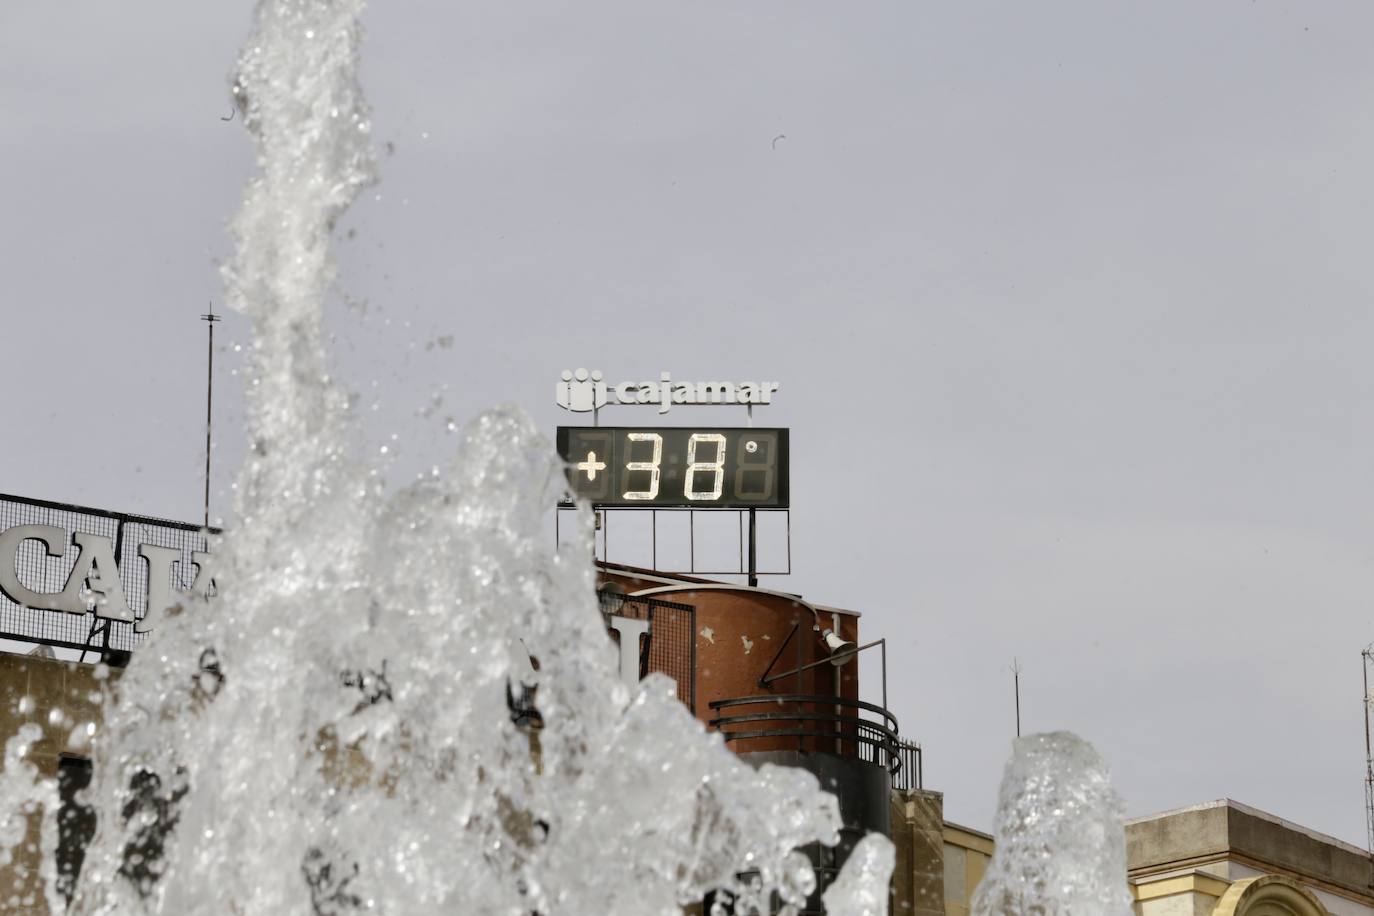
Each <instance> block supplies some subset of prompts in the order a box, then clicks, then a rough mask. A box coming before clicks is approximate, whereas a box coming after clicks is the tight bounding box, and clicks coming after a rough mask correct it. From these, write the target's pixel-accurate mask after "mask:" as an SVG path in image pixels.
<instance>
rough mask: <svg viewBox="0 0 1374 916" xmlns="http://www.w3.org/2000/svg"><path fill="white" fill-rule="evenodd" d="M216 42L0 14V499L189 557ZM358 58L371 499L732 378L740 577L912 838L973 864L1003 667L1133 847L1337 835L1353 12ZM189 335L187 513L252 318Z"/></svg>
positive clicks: (1345, 620) (19, 3) (1346, 822)
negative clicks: (783, 523)
mask: <svg viewBox="0 0 1374 916" xmlns="http://www.w3.org/2000/svg"><path fill="white" fill-rule="evenodd" d="M249 15H250V4H249V3H247V2H232V3H231V2H220V3H213V4H205V3H185V2H170V0H150V2H144V3H138V4H132V5H131V4H121V5H113V4H109V3H104V2H94V0H72V2H64V3H51V2H37V0H8V2H6V3H4V4H0V165H3V172H0V176H2V177H0V181H3V187H4V193H3V198H2V199H3V201H4V205H3V206H4V209H3V216H0V284H2V286H0V289H2V290H3V299H0V302H2V303H3V305H0V331H2V332H3V335H2V336H0V339H2V340H3V344H4V367H5V368H4V373H3V378H4V380H5V383H6V385H7V387H8V389H9V393H8V396H7V397H6V398H5V403H4V406H3V409H2V410H3V412H2V413H0V419H2V420H3V429H4V431H5V442H4V447H3V449H0V491H8V492H13V493H20V494H25V495H31V496H39V497H47V498H53V499H59V500H65V501H70V502H78V503H85V504H91V505H96V506H101V507H107V508H113V509H121V510H125V511H132V512H139V513H147V514H153V515H163V516H171V517H175V518H182V519H191V520H194V519H197V518H199V514H200V508H201V507H200V474H201V470H200V466H201V461H202V457H201V456H202V452H201V449H202V444H203V441H202V439H203V429H202V426H201V423H202V418H203V410H204V390H203V374H204V360H205V344H204V330H203V325H201V324H200V323H199V322H198V321H197V320H196V316H197V315H199V314H200V313H201V312H203V311H205V309H206V307H207V304H208V303H209V302H210V301H211V300H214V301H215V302H217V303H218V302H219V299H220V287H219V282H218V276H217V273H216V261H217V259H218V258H222V257H223V256H224V255H225V254H226V252H227V250H228V242H227V236H226V234H225V231H224V224H225V221H226V219H227V218H228V217H229V216H230V215H231V214H232V212H233V210H234V208H235V206H236V203H237V200H238V197H239V193H240V188H241V185H242V182H243V180H244V178H245V177H246V176H247V174H248V173H249V169H250V166H251V153H250V148H249V144H248V141H247V138H246V136H245V135H244V134H243V132H242V129H241V126H240V125H239V123H238V119H237V118H235V119H234V121H232V122H229V123H225V122H223V121H222V120H221V118H223V117H226V116H228V114H229V110H230V106H229V104H228V101H227V99H228V93H227V85H228V75H229V72H230V68H231V62H232V60H233V58H234V55H235V52H236V49H237V47H238V45H239V43H240V42H241V41H242V40H243V38H244V36H245V35H246V33H247V28H248V23H249ZM367 21H368V25H369V33H368V36H367V39H366V44H365V48H364V53H365V57H366V63H365V66H364V79H365V82H366V85H367V87H368V89H369V91H370V94H371V98H372V101H373V103H374V105H375V107H376V121H375V123H376V136H377V140H378V142H379V144H382V145H384V146H385V148H386V149H388V150H394V152H391V153H389V154H384V155H383V157H382V177H383V181H382V183H381V184H380V185H379V186H378V187H377V188H376V190H375V194H376V195H378V196H376V197H371V196H370V197H369V198H368V199H365V200H364V201H363V202H361V203H360V204H359V205H358V206H357V207H356V208H355V211H354V212H353V214H352V215H351V216H350V217H349V219H348V225H347V226H346V227H345V230H347V229H352V230H354V236H353V238H352V239H351V240H349V241H346V242H344V243H343V244H342V245H341V249H340V258H341V262H342V270H341V284H340V285H341V288H342V290H343V292H344V293H346V294H347V296H348V297H350V299H351V300H352V301H353V304H352V305H351V306H345V305H340V306H339V307H338V308H337V309H336V310H335V313H334V315H333V325H332V327H333V328H334V329H335V331H336V333H337V335H338V338H339V341H338V343H339V346H338V351H337V352H338V358H339V361H340V366H341V373H342V374H343V375H344V376H345V377H346V378H347V379H348V380H349V385H350V387H351V388H353V389H354V390H356V391H358V392H359V394H360V396H361V397H360V402H359V403H360V410H362V411H363V412H364V413H365V414H366V415H367V417H368V422H367V426H366V429H367V438H366V440H365V441H364V442H362V443H360V448H365V449H369V450H372V451H375V450H376V447H377V445H378V444H380V443H381V442H383V441H386V440H388V439H389V437H390V436H391V435H392V434H395V435H397V436H398V437H399V438H398V440H397V443H398V444H399V447H400V448H399V457H398V458H397V459H396V462H395V465H394V467H393V471H392V473H393V475H394V476H395V477H397V478H403V477H404V476H406V475H407V474H409V473H411V471H413V469H414V468H418V467H424V466H428V464H429V463H431V462H432V461H433V460H436V459H438V458H440V457H441V456H442V455H443V454H445V451H446V450H447V449H448V448H449V445H448V444H447V440H446V435H447V434H446V433H445V432H444V429H445V425H446V423H447V420H448V418H449V417H452V418H455V419H457V420H459V421H461V420H464V419H466V418H469V417H471V416H472V415H473V414H474V413H475V412H476V411H478V410H479V409H481V408H482V407H485V406H488V405H491V404H494V403H498V402H514V403H518V404H520V405H522V406H524V407H525V408H526V409H527V410H529V411H530V412H531V413H532V415H533V416H534V417H535V418H536V419H537V420H538V422H539V423H541V424H542V425H543V426H545V427H546V428H548V429H549V430H550V431H552V429H553V427H554V426H555V425H556V424H557V423H559V422H561V421H566V419H567V418H568V415H566V414H564V415H561V416H560V413H561V412H560V411H558V410H557V408H556V407H554V405H553V402H552V394H553V383H554V381H555V380H556V379H557V376H558V373H559V372H560V371H561V370H562V369H564V368H575V367H577V366H588V367H595V368H601V369H603V370H604V371H605V372H606V374H607V376H608V377H611V378H614V379H619V378H638V377H644V376H649V377H652V376H654V375H656V374H657V372H658V371H659V370H661V369H669V370H671V371H672V372H673V373H674V374H675V375H676V376H677V377H679V378H684V379H685V378H754V379H757V378H767V379H776V380H778V381H780V382H781V383H782V386H783V387H782V391H781V393H780V394H779V396H778V398H777V402H776V405H775V406H774V407H772V408H770V409H769V410H768V411H767V413H766V414H760V417H759V420H760V422H767V423H769V424H771V425H778V426H790V427H791V428H792V431H793V432H792V443H793V447H792V456H793V457H792V462H793V483H792V499H793V512H792V531H793V545H792V547H793V564H794V570H795V573H794V575H793V576H791V577H790V578H786V579H781V580H776V581H774V582H773V583H772V584H774V585H776V586H777V587H781V588H788V589H794V590H800V591H803V592H804V593H805V594H807V595H808V597H810V598H812V599H813V600H817V601H821V602H825V603H831V604H837V605H841V606H846V607H853V608H857V609H859V610H862V611H863V612H864V614H865V617H864V632H865V635H866V636H868V637H870V638H872V637H876V636H879V635H886V636H888V637H889V638H890V639H891V641H892V645H891V647H890V661H891V663H892V666H891V671H890V689H891V691H892V700H891V705H892V706H893V708H894V709H895V711H896V712H897V713H898V715H899V717H900V719H901V723H902V729H903V732H904V733H905V734H907V735H908V736H909V737H911V738H913V739H915V740H918V741H921V742H922V743H923V744H924V746H925V749H926V778H927V785H928V786H929V787H931V788H935V789H939V790H943V791H944V792H945V793H946V796H945V798H946V811H947V814H948V816H949V817H951V818H952V819H955V820H958V821H961V822H964V823H968V824H970V825H972V826H975V827H980V828H987V827H988V826H989V825H990V821H991V813H992V810H993V807H994V802H995V793H996V785H997V780H998V777H999V774H1000V769H1001V766H1002V763H1003V761H1004V759H1005V757H1006V754H1007V751H1008V742H1009V740H1010V738H1011V735H1012V730H1013V722H1012V701H1011V679H1010V674H1009V672H1008V666H1009V665H1010V663H1011V660H1012V658H1013V657H1014V656H1016V657H1019V658H1020V659H1021V664H1022V666H1023V667H1024V670H1025V674H1024V680H1023V685H1024V696H1023V710H1024V722H1025V726H1026V728H1027V729H1028V730H1043V729H1052V728H1071V729H1074V730H1075V731H1078V732H1079V733H1081V734H1083V735H1084V736H1086V737H1087V738H1089V739H1090V740H1092V741H1093V742H1095V743H1096V744H1097V745H1098V746H1099V747H1100V748H1101V749H1102V750H1103V751H1104V752H1105V753H1106V754H1107V756H1108V757H1109V758H1110V760H1111V762H1112V764H1113V767H1114V771H1115V775H1116V780H1117V783H1118V786H1119V788H1120V790H1121V792H1122V794H1123V795H1124V797H1125V798H1126V800H1127V803H1128V806H1129V810H1130V812H1131V813H1132V814H1143V813H1147V812H1150V811H1154V810H1159V809H1163V808H1167V807H1173V806H1178V805H1184V804H1191V803H1194V802H1199V801H1203V800H1207V799H1211V798H1216V797H1220V796H1230V797H1233V798H1237V799H1240V800H1242V801H1245V802H1247V803H1249V804H1252V805H1256V806H1259V807H1261V808H1265V809H1268V810H1271V811H1273V812H1275V813H1277V814H1280V815H1282V816H1284V817H1287V818H1289V819H1292V820H1295V821H1298V822H1300V823H1303V824H1306V825H1309V826H1311V827H1313V828H1316V829H1319V830H1323V831H1326V832H1329V833H1333V834H1335V835H1337V836H1340V837H1342V838H1344V839H1347V840H1350V841H1353V842H1359V843H1362V842H1363V837H1364V823H1363V822H1364V811H1363V795H1362V788H1361V779H1362V777H1363V760H1362V757H1363V733H1362V730H1361V719H1360V716H1361V706H1360V690H1361V686H1360V672H1359V652H1360V649H1361V648H1362V647H1363V646H1364V645H1365V644H1367V643H1368V642H1370V641H1371V640H1374V620H1371V615H1370V613H1369V612H1370V608H1371V605H1372V604H1374V602H1372V601H1371V598H1374V511H1371V510H1374V501H1372V500H1371V488H1370V486H1369V479H1370V474H1371V470H1374V437H1372V436H1371V434H1370V432H1369V424H1368V423H1367V422H1365V421H1364V420H1365V416H1364V415H1365V413H1366V411H1365V410H1362V409H1361V407H1367V405H1369V404H1370V403H1371V395H1374V370H1371V368H1370V359H1369V351H1370V345H1371V333H1372V332H1374V320H1371V313H1370V309H1369V306H1368V302H1369V299H1370V293H1371V286H1372V285H1374V281H1372V280H1371V277H1370V270H1369V264H1370V263H1371V260H1370V257H1369V254H1368V251H1367V249H1368V246H1369V240H1370V232H1369V222H1370V218H1371V217H1370V214H1371V213H1374V207H1372V206H1371V204H1374V200H1372V198H1374V181H1371V178H1370V172H1369V163H1370V162H1371V161H1374V119H1371V114H1370V104H1369V102H1370V99H1371V98H1374V55H1371V54H1370V53H1369V36H1370V35H1371V34H1372V33H1374V7H1371V6H1370V5H1369V4H1368V3H1366V2H1353V0H1352V2H1328V3H1320V4H1316V3H1299V2H1296V0H1293V2H1276V0H1215V2H1209V3H1205V4H1203V3H1197V2H1183V0H1177V2H1151V3H1143V2H1138V3H1121V2H1104V0H1082V2H1039V3H1034V4H1022V3H1000V4H991V3H982V2H959V3H943V4H931V3H913V2H909V0H906V2H873V3H861V4H856V3H843V4H840V3H819V2H798V0H786V2H782V0H771V2H768V0H750V2H748V3H742V2H736V3H723V2H698V3H671V4H669V3H652V2H645V0H633V2H632V0H619V2H581V3H548V2H524V3H518V4H517V3H509V2H496V0H492V2H465V3H458V4H455V3H441V2H433V0H412V2H407V3H381V2H378V3H376V4H375V5H374V6H373V8H372V9H371V11H370V13H369V16H368V20H367ZM779 135H785V139H780V140H777V141H776V142H774V141H775V138H777V137H779ZM220 329H221V331H220V342H221V343H223V344H224V345H225V347H224V349H223V352H222V353H221V354H220V356H221V359H220V366H221V367H222V370H223V371H222V372H221V374H220V378H219V381H220V384H221V388H220V396H221V402H222V410H221V412H220V426H219V435H218V437H217V438H218V440H219V442H220V450H219V452H218V456H219V457H218V459H217V460H219V462H220V463H219V469H218V471H217V473H216V484H215V490H216V497H215V500H216V505H217V506H219V507H224V506H227V502H228V500H227V497H226V496H225V495H224V487H225V486H226V485H227V482H228V480H229V473H230V465H231V464H232V463H233V460H234V458H235V456H236V455H237V454H238V453H239V451H240V449H239V444H238V428H237V424H238V423H239V422H240V416H241V415H240V413H239V410H238V407H237V402H236V398H235V397H234V395H233V383H234V381H235V379H234V378H233V377H232V376H231V375H230V373H231V372H232V370H233V361H232V357H233V351H232V346H233V345H234V343H235V342H238V343H243V342H245V329H244V325H243V323H242V321H241V320H240V319H238V318H237V317H235V316H230V317H229V318H227V319H226V320H225V321H224V323H223V324H222V325H220ZM446 335H452V342H451V345H450V346H444V345H443V341H442V340H441V339H442V338H444V337H445V336H446ZM442 386H447V389H446V391H444V392H443V401H442V403H441V404H439V405H438V406H437V407H433V405H432V403H431V398H432V396H433V394H434V393H435V392H436V391H439V390H440V389H441V388H442ZM427 405H429V406H430V407H432V408H433V409H426V408H427ZM690 416H691V417H692V418H694V419H702V418H703V417H702V415H700V414H695V415H690ZM672 418H673V419H677V420H681V421H684V422H685V421H686V420H687V418H685V417H677V416H676V414H674V415H673V416H672ZM620 419H623V420H624V421H626V422H629V423H634V422H644V421H650V417H649V416H648V415H643V414H640V413H636V412H628V413H625V414H623V416H622V417H620ZM732 419H738V418H732ZM866 673H867V674H872V673H874V672H873V670H872V668H871V666H870V668H868V669H866ZM876 686H877V685H876V684H875V683H873V681H872V680H871V679H870V681H869V691H870V693H875V692H876Z"/></svg>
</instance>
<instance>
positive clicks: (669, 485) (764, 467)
mask: <svg viewBox="0 0 1374 916" xmlns="http://www.w3.org/2000/svg"><path fill="white" fill-rule="evenodd" d="M787 433H788V430H786V429H752V428H750V429H738V428H727V427H693V426H686V427H676V426H669V427H664V426H654V427H625V426H591V427H588V426H560V427H558V453H559V454H560V455H562V456H563V460H564V461H565V462H567V465H568V485H569V489H571V491H572V493H573V495H574V496H576V497H578V498H579V499H585V500H587V501H588V502H590V503H591V504H592V505H593V506H597V507H607V506H615V507H623V508H636V507H642V508H655V509H657V508H665V507H690V508H695V509H785V508H787V505H788V501H787V500H788V493H787V484H788V480H787Z"/></svg>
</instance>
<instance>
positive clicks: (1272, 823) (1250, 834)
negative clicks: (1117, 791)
mask: <svg viewBox="0 0 1374 916" xmlns="http://www.w3.org/2000/svg"><path fill="white" fill-rule="evenodd" d="M1126 859H1127V861H1128V862H1129V863H1130V868H1131V874H1132V875H1133V876H1143V875H1151V874H1159V873H1163V872H1168V871H1173V870H1179V869H1190V868H1193V867H1195V866H1198V865H1201V864H1205V863H1208V862H1215V861H1219V860H1223V859H1225V860H1229V861H1233V862H1240V863H1243V864H1247V865H1250V866H1252V867H1254V868H1258V869H1261V870H1263V871H1266V872H1271V873H1275V874H1283V875H1288V876H1289V877H1294V878H1299V879H1302V880H1304V881H1309V882H1312V883H1315V884H1317V885H1327V886H1330V887H1332V889H1339V890H1343V891H1345V892H1347V893H1353V894H1357V895H1359V896H1361V897H1369V896H1370V895H1371V892H1372V891H1374V860H1371V857H1370V854H1369V852H1368V851H1366V850H1363V849H1360V848H1359V847H1358V846H1354V845H1352V844H1350V843H1347V842H1345V841H1343V840H1338V839H1336V838H1335V837H1332V836H1327V835H1326V834H1323V833H1319V832H1317V831H1315V830H1312V829H1309V828H1307V827H1303V826H1301V825H1299V824H1295V823H1293V822H1292V821H1288V820H1285V819H1283V818H1281V817H1278V816H1276V815H1273V814H1270V813H1268V812H1266V811H1261V810H1259V809H1258V808H1252V807H1250V806H1249V805H1245V804H1241V803H1240V802H1237V801H1233V800H1232V799H1229V798H1222V799H1217V800H1216V801H1210V802H1206V803H1203V804H1199V805H1192V806H1190V807H1187V808H1178V809H1176V810H1173V811H1164V812H1161V813H1159V814H1151V815H1149V816H1147V817H1139V818H1133V819H1131V820H1129V821H1127V822H1126Z"/></svg>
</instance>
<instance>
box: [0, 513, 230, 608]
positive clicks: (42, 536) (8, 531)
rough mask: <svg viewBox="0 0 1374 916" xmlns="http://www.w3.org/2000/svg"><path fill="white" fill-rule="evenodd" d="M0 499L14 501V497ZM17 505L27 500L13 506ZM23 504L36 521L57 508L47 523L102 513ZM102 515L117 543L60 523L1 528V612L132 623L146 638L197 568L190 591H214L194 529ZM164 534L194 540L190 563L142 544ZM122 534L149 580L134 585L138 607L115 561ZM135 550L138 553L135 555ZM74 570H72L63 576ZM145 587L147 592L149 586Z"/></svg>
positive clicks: (175, 551) (170, 550)
mask: <svg viewBox="0 0 1374 916" xmlns="http://www.w3.org/2000/svg"><path fill="white" fill-rule="evenodd" d="M0 499H3V500H5V501H6V502H9V501H10V500H12V499H14V498H12V497H0ZM14 502H16V503H20V502H22V501H19V500H17V499H14ZM25 505H26V506H27V507H28V509H27V512H28V515H29V517H30V518H32V517H33V512H34V510H38V511H39V512H43V510H45V509H47V508H49V507H51V508H54V509H57V510H58V511H53V512H51V513H48V514H46V518H49V519H51V520H53V521H62V522H64V523H65V522H67V520H68V519H69V518H70V516H71V514H72V513H81V512H87V511H89V512H90V513H91V514H96V512H95V510H81V509H79V508H78V507H70V508H68V507H60V508H59V507H58V506H57V504H42V503H38V504H28V503H25ZM101 515H103V517H104V518H106V519H113V520H115V524H114V530H115V532H116V537H114V538H112V537H109V536H107V535H104V534H94V533H92V532H90V531H84V530H72V529H71V528H68V527H65V525H54V524H23V525H12V526H11V527H9V528H4V529H0V607H3V606H5V605H9V606H11V607H13V606H14V605H18V606H19V607H22V608H27V609H30V610H36V611H54V612H57V613H63V614H83V615H84V614H94V615H96V616H97V617H104V618H109V619H111V620H120V621H125V622H128V623H133V624H134V629H135V630H136V631H137V632H140V633H142V632H147V631H148V630H150V629H152V622H153V620H154V619H156V617H157V616H158V615H160V614H161V613H162V612H163V611H165V610H166V609H167V608H168V607H170V606H172V605H173V604H175V603H176V602H177V600H178V599H177V589H176V588H175V587H174V582H185V581H187V580H188V579H191V578H192V571H191V567H194V583H193V585H192V588H191V591H193V592H195V593H196V594H202V595H205V594H209V593H210V592H211V591H213V588H214V583H213V582H212V580H211V579H210V575H209V573H208V572H207V567H208V566H209V562H208V561H209V555H208V554H207V553H206V552H205V551H202V550H195V549H193V548H194V546H196V545H198V544H203V543H204V539H203V538H199V537H196V536H195V534H194V532H195V529H194V528H191V526H182V525H176V524H175V523H164V522H154V521H153V520H151V519H141V518H137V517H125V516H112V515H110V514H108V513H101ZM39 517H45V516H44V515H40V516H39ZM126 518H127V519H128V521H127V522H126ZM162 529H167V530H168V531H170V532H174V533H175V535H176V536H179V537H180V538H185V537H188V536H190V537H191V538H192V540H191V541H190V544H189V546H188V548H187V550H186V553H189V554H190V557H189V560H188V559H187V557H186V555H185V553H184V552H183V549H182V548H176V547H167V546H164V545H162V544H157V543H151V542H148V543H144V542H142V539H143V538H147V537H150V536H152V535H151V532H160V531H161V530H162ZM119 532H122V536H123V537H127V538H131V539H132V538H137V540H136V541H135V543H134V544H129V543H125V544H124V546H123V548H122V551H123V554H124V557H125V558H126V560H127V561H128V562H129V563H130V564H134V563H138V564H139V565H140V566H144V565H145V564H146V570H147V578H146V580H143V579H142V578H141V577H139V579H138V580H135V581H134V585H136V586H137V588H136V589H135V592H134V595H135V597H138V598H142V599H143V600H142V601H140V602H139V604H140V605H141V606H139V607H137V608H135V607H133V606H132V603H131V601H130V597H129V596H130V592H129V590H128V587H129V586H130V582H131V580H130V579H129V578H128V576H127V575H125V574H128V573H132V572H133V570H121V569H120V567H119V564H118V560H117V558H116V542H117V540H118V538H119V537H120V535H119ZM174 542H175V541H174ZM130 547H135V549H134V550H133V551H132V553H131V552H130ZM55 561H56V562H55ZM187 564H189V566H187ZM68 568H69V571H66V572H63V570H68ZM138 571H139V572H142V571H143V570H142V569H139V570H138ZM57 579H60V580H61V581H62V587H61V588H60V589H57V588H56V581H55V580H57ZM145 581H146V583H147V584H146V586H144V585H143V582H145ZM44 583H46V586H45V584H44ZM12 635H22V634H12Z"/></svg>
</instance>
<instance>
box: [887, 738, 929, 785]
mask: <svg viewBox="0 0 1374 916" xmlns="http://www.w3.org/2000/svg"><path fill="white" fill-rule="evenodd" d="M897 761H898V763H899V764H900V765H899V766H898V767H897V769H895V770H893V771H892V788H894V789H899V790H904V789H920V788H924V776H923V774H922V772H921V769H922V764H921V746H920V745H919V744H915V743H914V742H911V741H898V742H897Z"/></svg>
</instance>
